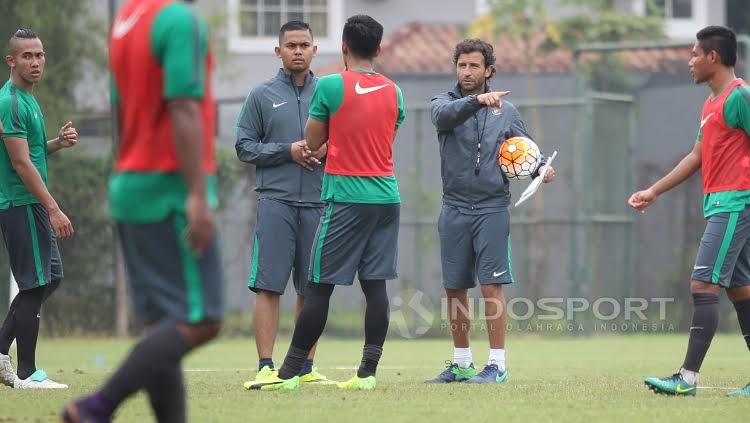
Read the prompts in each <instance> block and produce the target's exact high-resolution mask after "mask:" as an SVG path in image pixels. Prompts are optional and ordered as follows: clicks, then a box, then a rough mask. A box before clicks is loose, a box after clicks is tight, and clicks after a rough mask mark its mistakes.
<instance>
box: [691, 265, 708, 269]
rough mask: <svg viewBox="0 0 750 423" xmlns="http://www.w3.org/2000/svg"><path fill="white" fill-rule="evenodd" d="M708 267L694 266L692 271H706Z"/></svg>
mask: <svg viewBox="0 0 750 423" xmlns="http://www.w3.org/2000/svg"><path fill="white" fill-rule="evenodd" d="M708 267H709V266H694V267H693V270H701V269H708Z"/></svg>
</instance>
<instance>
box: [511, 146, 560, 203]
mask: <svg viewBox="0 0 750 423" xmlns="http://www.w3.org/2000/svg"><path fill="white" fill-rule="evenodd" d="M555 157H557V150H555V152H554V153H552V155H551V156H550V157H549V158H548V159H547V163H545V165H544V167H542V169H541V170H540V171H539V176H537V177H536V178H534V180H533V181H531V183H530V184H529V186H528V188H526V189H525V190H524V191H523V192H522V193H521V197H520V198H519V199H518V201H517V202H516V207H518V206H519V205H520V204H521V203H523V202H524V201H526V200H528V199H529V198H531V196H532V195H534V193H535V192H536V190H538V189H539V185H541V184H542V181H543V180H544V175H546V174H547V170H549V167H550V165H551V164H552V161H553V160H555Z"/></svg>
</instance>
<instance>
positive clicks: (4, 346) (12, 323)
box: [0, 295, 20, 355]
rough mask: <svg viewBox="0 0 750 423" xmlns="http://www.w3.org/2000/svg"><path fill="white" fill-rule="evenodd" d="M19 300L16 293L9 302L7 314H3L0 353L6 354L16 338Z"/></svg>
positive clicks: (0, 328)
mask: <svg viewBox="0 0 750 423" xmlns="http://www.w3.org/2000/svg"><path fill="white" fill-rule="evenodd" d="M19 300H20V298H19V297H18V295H16V298H14V299H13V301H12V302H11V303H10V307H8V314H6V315H5V320H4V321H3V325H2V326H1V327H0V354H5V355H8V352H9V351H10V346H11V345H12V344H13V340H14V339H16V308H17V307H18V301H19Z"/></svg>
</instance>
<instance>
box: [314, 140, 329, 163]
mask: <svg viewBox="0 0 750 423" xmlns="http://www.w3.org/2000/svg"><path fill="white" fill-rule="evenodd" d="M312 153H313V156H314V157H315V158H316V159H317V160H318V164H320V160H321V159H322V158H323V157H325V156H326V154H328V143H327V142H326V143H323V145H321V146H320V148H319V149H318V151H314V152H312Z"/></svg>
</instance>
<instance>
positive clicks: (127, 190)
mask: <svg viewBox="0 0 750 423" xmlns="http://www.w3.org/2000/svg"><path fill="white" fill-rule="evenodd" d="M109 46H110V49H109V52H110V53H109V54H110V67H111V70H112V101H113V104H114V105H115V106H116V107H117V110H118V117H119V123H120V145H119V151H118V152H117V158H116V162H115V173H114V174H113V176H112V179H111V180H110V208H111V210H112V214H113V216H114V217H115V219H117V220H121V221H128V222H134V223H139V222H143V223H145V222H153V221H159V220H162V219H164V218H166V217H167V216H168V215H169V214H170V213H172V212H174V211H181V210H184V203H185V199H186V196H187V185H186V184H185V181H184V179H183V177H182V175H181V174H180V163H179V159H178V157H177V152H176V149H175V140H174V139H173V137H172V121H171V118H170V114H169V109H168V107H167V102H168V101H169V100H172V99H196V100H200V104H201V112H202V131H203V132H202V135H203V136H202V140H203V146H202V151H203V159H202V167H203V171H204V173H205V174H207V175H213V174H214V173H215V171H216V165H215V161H214V138H213V134H214V127H215V106H214V101H213V96H212V93H211V82H210V81H211V72H212V67H213V57H212V54H211V53H210V51H209V41H208V30H207V26H206V23H205V22H204V21H203V20H202V19H201V18H200V17H199V16H198V15H197V14H196V13H195V12H194V11H193V10H192V9H190V7H188V6H187V5H186V4H185V3H184V2H182V1H179V0H130V1H129V2H128V3H127V4H125V5H124V6H123V7H122V9H120V11H119V13H118V15H117V18H116V19H115V22H114V24H113V25H112V29H111V31H110V38H109ZM208 179H209V180H208V183H207V191H208V196H209V198H208V200H209V203H210V204H211V205H213V206H216V203H217V199H216V183H215V182H216V181H215V178H214V177H213V176H210V177H209V178H208Z"/></svg>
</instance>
